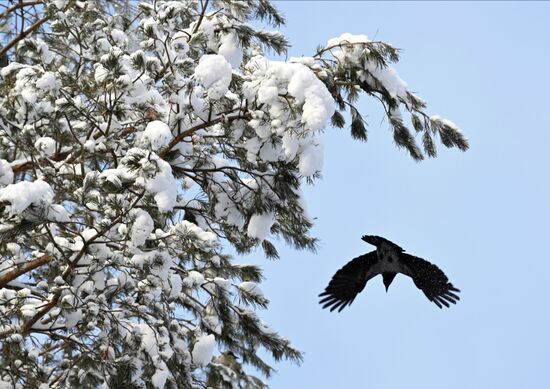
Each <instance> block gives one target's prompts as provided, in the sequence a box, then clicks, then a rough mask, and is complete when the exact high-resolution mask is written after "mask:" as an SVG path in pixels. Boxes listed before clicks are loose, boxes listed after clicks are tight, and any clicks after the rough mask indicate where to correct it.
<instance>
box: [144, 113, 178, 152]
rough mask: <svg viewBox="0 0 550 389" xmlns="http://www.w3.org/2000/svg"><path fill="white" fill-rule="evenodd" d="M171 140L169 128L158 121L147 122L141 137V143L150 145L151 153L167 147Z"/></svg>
mask: <svg viewBox="0 0 550 389" xmlns="http://www.w3.org/2000/svg"><path fill="white" fill-rule="evenodd" d="M171 139H172V131H170V127H168V125H167V124H166V123H164V122H161V121H160V120H153V121H152V122H149V123H148V124H147V127H145V131H143V134H142V135H141V142H142V143H145V144H146V145H150V146H151V149H152V150H153V151H157V150H159V149H161V148H163V147H164V146H166V145H168V143H170V140H171Z"/></svg>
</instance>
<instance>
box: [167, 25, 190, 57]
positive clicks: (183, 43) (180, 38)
mask: <svg viewBox="0 0 550 389" xmlns="http://www.w3.org/2000/svg"><path fill="white" fill-rule="evenodd" d="M187 39H189V38H188V36H187V35H186V34H185V33H184V32H182V31H179V32H176V33H175V34H174V35H173V36H172V42H171V44H172V49H173V50H174V51H175V52H176V53H177V55H178V57H179V58H185V57H186V56H187V53H188V52H189V43H187Z"/></svg>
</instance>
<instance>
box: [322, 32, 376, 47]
mask: <svg viewBox="0 0 550 389" xmlns="http://www.w3.org/2000/svg"><path fill="white" fill-rule="evenodd" d="M368 42H370V39H369V38H368V37H367V36H366V35H362V34H361V35H352V34H350V33H349V32H345V33H343V34H342V35H340V36H339V37H337V38H331V39H329V40H328V42H327V47H332V46H337V45H340V44H346V43H368Z"/></svg>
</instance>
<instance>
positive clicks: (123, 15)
mask: <svg viewBox="0 0 550 389" xmlns="http://www.w3.org/2000/svg"><path fill="white" fill-rule="evenodd" d="M260 22H264V24H265V25H267V26H270V27H269V28H275V29H276V27H277V26H279V25H281V24H282V23H284V18H283V16H282V15H281V14H279V12H278V11H277V10H276V9H275V7H274V6H273V5H272V4H271V3H269V2H268V1H267V0H260V1H252V0H241V1H232V0H212V1H209V0H202V1H195V0H192V1H163V0H154V1H153V0H151V1H149V2H142V3H139V4H138V3H136V2H129V1H124V0H120V1H108V0H95V1H93V0H87V1H78V0H36V1H9V2H7V4H6V3H5V4H4V5H2V9H1V13H0V28H1V31H2V34H3V35H2V39H3V47H2V48H1V49H0V58H3V59H4V60H5V61H4V62H3V65H2V66H3V68H2V70H1V79H0V115H1V116H0V253H1V256H2V257H1V262H0V311H1V314H0V348H1V353H0V383H1V384H2V385H0V386H2V387H17V388H47V387H52V388H57V387H58V388H63V387H72V388H95V387H109V388H139V387H147V388H163V387H166V388H176V387H177V388H191V387H193V388H195V387H196V388H204V387H227V388H244V387H246V388H262V387H265V386H266V384H265V383H264V382H263V381H262V380H261V379H260V378H257V377H255V376H253V375H251V374H249V373H247V372H249V371H251V370H250V369H249V368H247V366H253V367H255V368H256V369H257V371H259V372H260V373H261V374H263V375H264V376H265V377H269V375H270V373H271V372H272V367H271V366H269V365H268V364H267V363H266V362H265V361H263V360H262V359H261V358H260V357H259V355H258V351H259V350H261V349H263V350H267V351H268V352H269V353H271V355H273V357H274V359H275V360H280V359H282V358H286V359H290V360H293V361H300V360H301V358H302V355H301V354H300V352H299V351H298V350H296V349H294V348H293V347H292V345H291V344H290V342H289V341H288V340H287V339H285V338H284V337H282V336H280V335H278V334H277V333H276V332H275V331H274V330H272V329H270V328H269V327H268V326H267V325H266V324H265V323H264V322H263V321H262V320H261V319H260V318H259V317H258V315H257V314H256V312H255V309H256V308H266V306H267V303H268V300H267V299H266V298H265V297H264V296H263V295H262V292H261V290H260V289H259V287H258V283H259V282H260V281H261V278H262V274H261V271H260V269H259V268H258V267H256V266H250V265H242V264H238V263H236V262H235V261H234V259H233V258H231V257H230V256H229V255H227V250H226V249H224V248H227V247H229V246H232V247H234V248H235V249H236V250H237V251H238V252H240V253H248V252H250V251H251V250H252V249H253V248H255V247H257V246H261V247H262V248H263V250H264V251H265V254H266V255H267V256H268V257H271V258H273V257H277V250H276V248H275V246H274V245H273V243H272V239H273V238H278V237H282V238H283V239H284V240H285V241H286V242H287V243H288V244H290V245H292V246H294V247H296V248H299V249H314V248H315V244H316V241H315V239H314V238H313V237H311V236H309V235H308V231H309V230H310V227H311V226H312V221H311V220H310V219H309V218H308V216H307V215H306V214H305V213H304V207H303V205H304V199H303V197H302V195H301V191H300V187H301V185H302V184H303V182H304V181H309V182H313V181H314V179H315V178H317V177H318V175H319V172H320V169H321V163H322V150H321V147H320V142H319V136H320V135H321V134H322V132H323V130H325V129H326V128H327V127H330V125H331V124H332V125H333V126H336V127H344V126H345V125H346V124H345V119H344V118H345V116H344V115H343V113H344V112H348V113H349V114H350V118H351V123H350V124H351V135H352V136H353V137H354V138H357V139H361V140H366V138H367V131H366V126H365V122H364V121H363V118H362V117H361V114H360V112H359V110H358V109H357V107H356V105H355V103H356V100H357V97H358V96H359V95H360V94H367V95H370V96H373V97H374V98H376V99H378V100H379V101H380V104H381V105H382V106H383V107H384V109H385V112H386V114H387V118H388V122H389V123H390V125H391V127H392V129H393V134H394V140H395V143H396V144H397V145H398V146H400V147H403V148H405V149H406V150H408V152H409V153H410V154H411V156H412V157H413V158H414V159H416V160H420V159H422V158H423V155H424V154H427V155H428V156H435V154H436V149H435V142H434V137H439V139H440V141H441V143H443V145H445V146H447V147H452V146H456V147H458V148H459V149H461V150H465V149H467V148H468V143H467V141H466V139H465V138H464V137H463V135H462V134H461V132H460V130H459V129H458V128H457V127H456V126H455V125H454V124H453V123H452V122H450V121H448V120H446V119H442V118H440V117H436V116H431V117H430V116H428V115H427V114H426V113H425V111H424V109H425V103H424V101H423V100H421V99H420V98H419V97H417V96H415V95H414V94H413V93H411V92H410V91H409V90H408V89H407V86H406V84H405V83H404V82H403V81H402V80H401V79H400V78H399V76H398V75H397V74H396V72H395V70H394V69H393V68H392V67H391V63H392V62H395V61H397V60H398V53H397V50H396V49H395V48H394V47H392V46H390V45H389V44H386V43H383V42H377V41H372V40H369V39H368V38H367V37H366V36H353V35H349V34H344V35H342V36H341V37H339V38H336V39H331V40H330V41H329V42H328V43H327V44H326V45H325V46H322V47H320V48H318V49H317V51H316V52H315V53H314V54H313V56H310V57H300V58H291V59H290V60H288V61H279V60H273V59H269V56H268V55H266V54H265V53H267V54H272V53H275V54H280V53H284V52H285V51H286V49H287V47H288V42H287V40H286V39H285V37H284V36H283V35H282V34H280V33H279V32H277V31H269V30H264V29H260V28H257V27H254V26H257V25H259V24H260ZM272 57H273V56H272ZM409 127H410V128H413V129H414V131H415V132H416V133H418V136H419V137H420V138H421V139H422V147H419V146H418V145H417V143H416V142H415V136H413V131H411V130H409ZM422 149H423V151H422ZM247 369H248V370H247ZM253 370H254V369H253ZM6 385H7V386H6Z"/></svg>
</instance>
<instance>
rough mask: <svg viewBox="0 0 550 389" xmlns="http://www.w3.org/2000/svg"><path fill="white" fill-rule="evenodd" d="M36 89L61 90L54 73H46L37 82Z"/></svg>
mask: <svg viewBox="0 0 550 389" xmlns="http://www.w3.org/2000/svg"><path fill="white" fill-rule="evenodd" d="M36 87H37V88H39V89H43V90H46V91H57V90H58V89H59V83H58V82H57V78H55V75H54V74H53V73H51V72H46V73H44V74H43V75H42V77H40V78H39V79H38V80H37V81H36Z"/></svg>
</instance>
